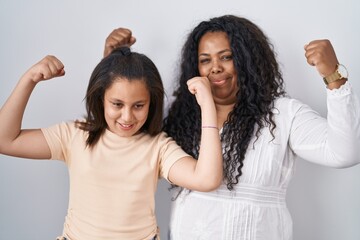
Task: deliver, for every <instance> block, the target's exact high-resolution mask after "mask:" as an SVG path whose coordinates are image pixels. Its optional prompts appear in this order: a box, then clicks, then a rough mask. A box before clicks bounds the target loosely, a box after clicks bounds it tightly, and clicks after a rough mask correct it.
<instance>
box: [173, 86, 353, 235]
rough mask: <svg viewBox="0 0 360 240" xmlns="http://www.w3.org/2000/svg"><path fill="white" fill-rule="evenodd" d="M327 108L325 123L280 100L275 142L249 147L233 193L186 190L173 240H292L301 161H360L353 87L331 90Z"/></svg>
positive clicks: (266, 134)
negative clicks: (291, 199) (291, 207)
mask: <svg viewBox="0 0 360 240" xmlns="http://www.w3.org/2000/svg"><path fill="white" fill-rule="evenodd" d="M327 103H328V116H327V120H326V119H325V118H322V117H321V116H320V115H319V114H318V113H316V112H315V111H313V110H312V109H311V108H310V107H308V106H307V105H305V104H303V103H301V102H299V101H297V100H295V99H289V98H280V99H278V100H276V102H275V107H276V109H277V110H275V111H274V113H275V122H276V125H277V127H276V129H275V139H274V140H272V139H273V138H272V136H271V134H270V131H269V129H268V128H266V129H263V130H262V132H261V136H260V137H259V139H258V140H257V141H255V142H254V141H252V142H251V143H250V144H249V148H248V151H247V153H246V158H245V161H244V167H243V174H242V176H241V177H240V182H239V184H237V185H236V186H235V188H234V190H233V191H229V190H228V189H227V188H226V185H222V186H221V187H220V188H218V189H217V190H215V191H213V192H209V193H202V192H196V191H188V190H186V189H185V190H184V191H183V192H182V193H181V194H180V195H179V196H178V198H177V199H176V200H175V201H173V204H172V216H171V220H170V235H171V238H170V239H171V240H209V239H214V240H255V239H256V240H290V239H292V220H291V216H290V214H289V211H288V209H287V207H286V202H285V195H286V189H287V187H288V185H289V181H290V179H291V177H292V176H293V173H294V164H295V159H296V157H301V158H303V159H306V160H308V161H311V162H314V163H317V164H321V165H325V166H330V167H348V166H352V165H355V164H357V163H359V161H360V157H359V156H360V148H359V146H360V104H359V101H358V98H357V96H356V95H354V94H353V93H352V88H351V85H350V83H346V84H345V85H343V86H342V87H341V88H340V89H335V90H327ZM205 181H206V180H205Z"/></svg>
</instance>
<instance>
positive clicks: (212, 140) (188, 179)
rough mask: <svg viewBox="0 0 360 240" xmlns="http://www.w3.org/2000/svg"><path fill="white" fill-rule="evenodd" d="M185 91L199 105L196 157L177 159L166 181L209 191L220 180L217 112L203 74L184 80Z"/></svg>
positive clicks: (221, 161) (220, 159)
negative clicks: (200, 129) (198, 136)
mask: <svg viewBox="0 0 360 240" xmlns="http://www.w3.org/2000/svg"><path fill="white" fill-rule="evenodd" d="M188 87H189V91H190V92H191V93H192V94H194V95H195V97H196V100H197V102H198V104H199V105H200V107H201V118H202V120H201V121H202V131H201V146H200V150H199V158H198V160H197V161H196V160H195V159H193V158H191V157H186V158H182V159H180V160H178V161H177V162H175V163H174V165H173V166H172V167H171V169H170V172H169V180H170V181H171V182H172V183H174V184H176V185H178V186H181V187H185V188H188V189H192V190H196V191H203V192H205V191H212V190H215V189H216V188H218V187H219V186H220V184H221V182H222V180H223V159H222V150H221V143H220V136H219V129H218V126H217V115H216V108H215V104H214V100H213V97H212V94H211V89H210V83H209V80H208V79H207V78H206V77H195V78H192V79H190V80H189V81H188Z"/></svg>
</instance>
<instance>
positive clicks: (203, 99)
mask: <svg viewBox="0 0 360 240" xmlns="http://www.w3.org/2000/svg"><path fill="white" fill-rule="evenodd" d="M187 85H188V88H189V91H190V92H191V93H192V94H194V95H195V97H196V101H197V102H198V104H199V105H200V106H201V107H204V105H205V104H208V103H212V104H213V103H214V99H213V97H212V94H211V87H210V82H209V79H208V78H207V77H194V78H192V79H190V80H188V81H187Z"/></svg>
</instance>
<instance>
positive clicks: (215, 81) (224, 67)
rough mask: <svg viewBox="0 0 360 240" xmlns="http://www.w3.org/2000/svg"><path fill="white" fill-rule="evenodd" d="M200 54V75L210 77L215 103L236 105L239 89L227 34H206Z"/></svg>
mask: <svg viewBox="0 0 360 240" xmlns="http://www.w3.org/2000/svg"><path fill="white" fill-rule="evenodd" d="M198 52H199V56H198V66H199V73H200V76H202V77H208V79H209V81H210V84H211V89H212V94H213V97H214V101H215V103H217V104H224V105H228V104H234V103H235V101H236V93H237V91H238V89H239V88H238V86H237V73H236V69H235V67H234V62H233V57H232V52H231V48H230V42H229V39H228V36H227V34H226V33H224V32H208V33H205V34H204V35H203V36H202V37H201V39H200V42H199V48H198Z"/></svg>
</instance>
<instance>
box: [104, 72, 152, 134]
mask: <svg viewBox="0 0 360 240" xmlns="http://www.w3.org/2000/svg"><path fill="white" fill-rule="evenodd" d="M149 106H150V93H149V91H148V89H147V87H146V84H145V82H144V81H143V80H137V79H136V80H131V81H129V80H127V79H124V78H119V79H117V80H115V81H114V82H113V84H112V85H111V86H110V87H109V88H108V89H106V90H105V96H104V115H105V120H106V123H107V125H108V129H109V130H110V131H111V132H113V133H115V134H117V135H118V136H120V137H130V136H133V135H135V134H137V133H139V130H140V129H141V127H142V126H143V125H144V123H145V122H146V120H147V117H148V113H149Z"/></svg>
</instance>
